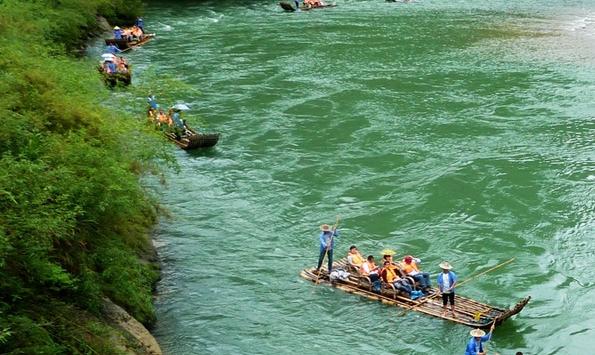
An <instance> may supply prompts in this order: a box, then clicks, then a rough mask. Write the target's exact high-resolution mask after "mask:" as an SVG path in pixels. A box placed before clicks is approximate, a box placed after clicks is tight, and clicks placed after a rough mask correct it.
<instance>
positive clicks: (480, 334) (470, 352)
mask: <svg viewBox="0 0 595 355" xmlns="http://www.w3.org/2000/svg"><path fill="white" fill-rule="evenodd" d="M494 328H496V321H495V320H494V323H492V327H491V328H490V332H489V333H488V334H487V335H486V332H484V331H483V330H481V329H473V330H472V331H471V336H472V338H471V339H469V342H468V343H467V348H466V349H465V355H486V354H487V353H488V352H487V350H486V349H484V347H483V343H485V342H486V341H488V340H490V339H491V338H492V333H493V332H494Z"/></svg>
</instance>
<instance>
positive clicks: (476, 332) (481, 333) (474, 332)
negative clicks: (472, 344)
mask: <svg viewBox="0 0 595 355" xmlns="http://www.w3.org/2000/svg"><path fill="white" fill-rule="evenodd" d="M469 334H471V336H472V337H477V338H481V337H482V336H484V335H486V332H484V331H483V330H481V329H473V330H472V331H471V332H469Z"/></svg>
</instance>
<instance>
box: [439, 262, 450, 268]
mask: <svg viewBox="0 0 595 355" xmlns="http://www.w3.org/2000/svg"><path fill="white" fill-rule="evenodd" d="M438 266H440V268H441V269H442V270H450V269H452V265H450V264H449V263H448V262H446V261H444V262H442V263H440V265H438Z"/></svg>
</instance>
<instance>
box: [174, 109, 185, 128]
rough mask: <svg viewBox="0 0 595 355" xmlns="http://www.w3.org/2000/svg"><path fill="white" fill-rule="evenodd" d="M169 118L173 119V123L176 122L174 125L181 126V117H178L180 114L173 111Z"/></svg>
mask: <svg viewBox="0 0 595 355" xmlns="http://www.w3.org/2000/svg"><path fill="white" fill-rule="evenodd" d="M171 119H172V120H173V121H174V123H175V124H176V126H178V127H182V126H183V123H182V119H181V118H180V114H179V113H177V112H174V114H173V115H172V116H171Z"/></svg>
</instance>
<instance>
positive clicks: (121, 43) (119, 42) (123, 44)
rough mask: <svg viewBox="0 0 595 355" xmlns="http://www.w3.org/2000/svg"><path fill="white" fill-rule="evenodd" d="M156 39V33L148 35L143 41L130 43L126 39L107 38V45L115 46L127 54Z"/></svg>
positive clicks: (136, 40)
mask: <svg viewBox="0 0 595 355" xmlns="http://www.w3.org/2000/svg"><path fill="white" fill-rule="evenodd" d="M153 38H155V34H154V33H147V34H145V35H144V36H143V39H141V40H138V39H135V40H132V41H129V40H128V39H126V38H106V39H105V44H106V45H107V46H109V45H110V44H115V45H116V46H117V47H118V48H119V49H120V50H121V51H122V52H126V51H127V50H129V49H131V48H132V47H138V46H142V45H143V44H145V43H147V42H149V41H150V40H152V39H153Z"/></svg>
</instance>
